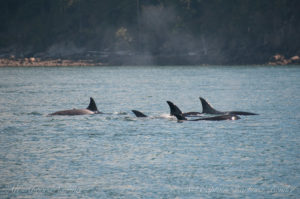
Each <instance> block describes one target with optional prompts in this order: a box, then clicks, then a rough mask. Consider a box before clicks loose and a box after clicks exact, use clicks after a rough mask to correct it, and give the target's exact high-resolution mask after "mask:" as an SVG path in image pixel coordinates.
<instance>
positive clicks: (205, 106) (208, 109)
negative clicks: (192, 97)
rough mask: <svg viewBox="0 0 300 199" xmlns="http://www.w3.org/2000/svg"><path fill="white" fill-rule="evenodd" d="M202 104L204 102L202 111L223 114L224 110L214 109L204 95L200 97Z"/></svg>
mask: <svg viewBox="0 0 300 199" xmlns="http://www.w3.org/2000/svg"><path fill="white" fill-rule="evenodd" d="M199 99H200V101H201V104H202V113H208V114H222V113H223V112H221V111H217V110H216V109H214V108H213V107H212V106H211V105H210V104H209V103H208V102H207V101H206V100H205V99H203V98H202V97H199Z"/></svg>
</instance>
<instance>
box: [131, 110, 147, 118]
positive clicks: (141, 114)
mask: <svg viewBox="0 0 300 199" xmlns="http://www.w3.org/2000/svg"><path fill="white" fill-rule="evenodd" d="M132 112H133V113H134V114H135V116H136V117H147V115H145V114H144V113H142V112H140V111H137V110H132Z"/></svg>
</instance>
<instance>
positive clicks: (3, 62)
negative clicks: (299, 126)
mask: <svg viewBox="0 0 300 199" xmlns="http://www.w3.org/2000/svg"><path fill="white" fill-rule="evenodd" d="M103 65H106V64H105V63H102V62H97V61H94V60H70V59H47V60H41V59H39V58H33V57H31V58H24V59H10V58H1V59H0V67H5V66H103Z"/></svg>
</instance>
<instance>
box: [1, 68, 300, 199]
mask: <svg viewBox="0 0 300 199" xmlns="http://www.w3.org/2000/svg"><path fill="white" fill-rule="evenodd" d="M199 96H202V97H203V98H205V99H207V100H208V102H210V103H211V104H212V105H213V106H214V107H215V108H217V109H219V110H224V111H226V110H227V111H229V110H242V111H249V112H255V113H259V115H258V116H248V117H245V116H244V117H242V119H241V120H237V121H219V122H212V121H199V122H183V123H178V122H177V121H176V120H175V119H174V118H172V117H168V113H169V107H168V105H167V103H166V101H167V100H170V101H173V102H174V103H175V104H177V105H178V106H179V107H180V108H181V109H182V110H183V111H201V110H202V108H201V104H200V101H199V99H198V97H199ZM89 97H94V99H95V101H96V103H97V106H98V109H99V110H100V111H102V112H104V113H106V114H99V115H86V116H73V117H67V116H56V117H47V114H49V113H52V112H55V111H57V110H62V109H72V108H85V107H87V105H88V103H89ZM299 99H300V67H296V66H294V67H293V66H291V67H267V66H249V67H245V66H244V67H237V66H235V67H228V66H227V67H190V66H181V67H171V66H169V67H62V68H55V67H52V68H48V67H38V68H1V69H0V125H1V126H0V198H297V197H299V195H300V188H299V186H300V164H299V162H300V153H299V151H300V133H299V130H300V123H299V121H300V103H299ZM132 109H137V110H140V111H142V112H144V113H145V114H147V115H149V116H152V117H150V118H144V119H140V118H135V116H134V115H133V114H132V113H131V110H132Z"/></svg>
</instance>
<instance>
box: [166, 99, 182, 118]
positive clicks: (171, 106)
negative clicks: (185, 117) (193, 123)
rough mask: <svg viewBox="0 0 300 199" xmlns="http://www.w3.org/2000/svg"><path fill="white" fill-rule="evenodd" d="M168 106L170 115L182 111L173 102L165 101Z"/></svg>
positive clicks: (180, 113) (178, 113) (179, 113)
mask: <svg viewBox="0 0 300 199" xmlns="http://www.w3.org/2000/svg"><path fill="white" fill-rule="evenodd" d="M167 103H168V104H169V107H170V115H182V111H181V110H180V109H179V108H178V107H177V106H176V105H175V104H173V102H170V101H167Z"/></svg>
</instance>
